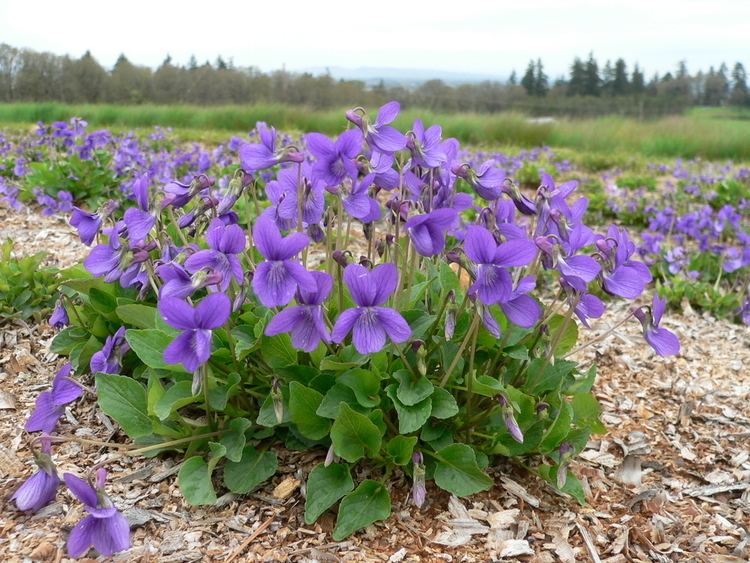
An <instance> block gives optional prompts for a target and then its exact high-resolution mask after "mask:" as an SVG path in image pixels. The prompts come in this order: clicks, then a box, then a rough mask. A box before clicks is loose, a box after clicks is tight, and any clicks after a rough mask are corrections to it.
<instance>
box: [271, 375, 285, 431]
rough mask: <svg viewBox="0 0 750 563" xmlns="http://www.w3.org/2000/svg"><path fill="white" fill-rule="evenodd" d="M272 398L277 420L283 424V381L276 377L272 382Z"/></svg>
mask: <svg viewBox="0 0 750 563" xmlns="http://www.w3.org/2000/svg"><path fill="white" fill-rule="evenodd" d="M271 400H272V401H273V414H274V415H275V416H276V422H277V423H278V424H281V423H282V422H283V421H284V397H283V395H282V394H281V382H280V381H279V380H278V379H274V380H273V383H272V384H271Z"/></svg>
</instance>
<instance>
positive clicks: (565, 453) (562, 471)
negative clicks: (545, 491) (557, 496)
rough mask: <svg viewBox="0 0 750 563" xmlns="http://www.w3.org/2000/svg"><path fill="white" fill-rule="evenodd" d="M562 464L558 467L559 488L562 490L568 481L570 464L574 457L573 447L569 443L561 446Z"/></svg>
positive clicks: (559, 451)
mask: <svg viewBox="0 0 750 563" xmlns="http://www.w3.org/2000/svg"><path fill="white" fill-rule="evenodd" d="M558 453H559V455H560V462H559V463H558V465H557V488H558V489H562V488H563V487H564V486H565V483H566V482H567V481H568V463H569V462H570V459H571V458H572V457H573V446H571V445H570V443H568V442H563V443H562V444H560V449H559V450H558Z"/></svg>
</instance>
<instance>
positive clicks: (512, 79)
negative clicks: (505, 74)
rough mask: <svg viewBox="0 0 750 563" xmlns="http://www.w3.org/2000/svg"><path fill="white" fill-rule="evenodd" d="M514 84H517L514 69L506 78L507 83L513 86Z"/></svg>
mask: <svg viewBox="0 0 750 563" xmlns="http://www.w3.org/2000/svg"><path fill="white" fill-rule="evenodd" d="M516 84H518V76H516V71H515V69H514V70H513V72H511V73H510V78H508V85H509V86H515V85H516Z"/></svg>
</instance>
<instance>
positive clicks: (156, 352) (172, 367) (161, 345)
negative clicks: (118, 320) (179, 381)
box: [125, 329, 185, 373]
mask: <svg viewBox="0 0 750 563" xmlns="http://www.w3.org/2000/svg"><path fill="white" fill-rule="evenodd" d="M125 340H127V341H128V344H130V347H131V348H132V349H133V352H135V354H136V356H138V357H139V358H140V359H141V361H142V362H143V363H144V364H146V365H147V366H148V367H150V368H155V369H166V370H169V371H179V372H183V373H184V372H185V369H184V368H183V367H182V364H167V363H165V362H164V349H165V348H166V347H167V346H169V344H170V343H171V342H172V340H173V337H172V336H170V335H169V334H166V333H165V332H162V331H160V330H156V329H130V330H127V331H125Z"/></svg>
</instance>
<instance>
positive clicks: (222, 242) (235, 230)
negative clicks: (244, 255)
mask: <svg viewBox="0 0 750 563" xmlns="http://www.w3.org/2000/svg"><path fill="white" fill-rule="evenodd" d="M206 241H207V242H208V246H209V249H207V250H199V251H198V252H196V253H195V254H193V255H191V256H189V257H188V259H187V260H185V269H186V270H187V271H188V272H190V273H191V274H195V273H196V272H199V271H200V270H204V269H205V270H209V271H210V272H216V273H218V274H219V275H220V276H221V282H220V283H219V289H220V290H221V291H226V290H227V288H228V287H229V284H231V283H232V278H233V277H234V279H235V280H236V281H237V283H242V275H243V271H242V263H241V262H240V259H239V258H238V257H237V255H238V254H239V253H240V252H242V251H243V250H244V249H245V242H246V241H245V232H244V231H243V230H242V227H240V226H239V225H224V223H223V222H222V221H221V220H220V219H214V220H213V221H211V224H210V225H209V227H208V231H207V232H206Z"/></svg>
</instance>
